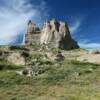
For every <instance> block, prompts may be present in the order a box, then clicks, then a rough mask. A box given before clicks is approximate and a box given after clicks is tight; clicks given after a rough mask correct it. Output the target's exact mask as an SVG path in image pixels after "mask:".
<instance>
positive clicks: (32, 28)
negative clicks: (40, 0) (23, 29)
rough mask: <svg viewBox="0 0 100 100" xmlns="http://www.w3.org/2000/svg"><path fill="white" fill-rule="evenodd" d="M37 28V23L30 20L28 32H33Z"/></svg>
mask: <svg viewBox="0 0 100 100" xmlns="http://www.w3.org/2000/svg"><path fill="white" fill-rule="evenodd" d="M35 28H36V25H35V24H34V23H32V21H31V20H30V21H29V22H28V28H27V34H30V33H33V32H34V30H35Z"/></svg>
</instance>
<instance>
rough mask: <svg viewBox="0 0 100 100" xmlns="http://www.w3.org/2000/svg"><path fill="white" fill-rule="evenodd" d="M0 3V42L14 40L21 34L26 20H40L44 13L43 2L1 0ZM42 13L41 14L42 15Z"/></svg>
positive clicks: (6, 42) (2, 43)
mask: <svg viewBox="0 0 100 100" xmlns="http://www.w3.org/2000/svg"><path fill="white" fill-rule="evenodd" d="M1 2H3V4H2V5H1V4H0V44H1V45H4V44H9V43H12V42H14V40H16V39H15V37H17V36H18V35H19V34H23V33H24V32H25V31H26V30H25V29H26V25H27V22H28V20H30V19H33V20H35V22H36V21H41V20H42V18H41V16H43V15H45V14H46V11H45V14H44V12H43V10H44V9H45V6H46V4H45V2H44V1H42V0H41V2H40V4H39V5H35V4H31V3H30V0H9V1H8V0H1ZM42 14H43V15H42Z"/></svg>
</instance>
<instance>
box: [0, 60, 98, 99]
mask: <svg viewBox="0 0 100 100" xmlns="http://www.w3.org/2000/svg"><path fill="white" fill-rule="evenodd" d="M42 66H43V65H42ZM41 68H42V69H45V72H44V73H43V74H41V75H39V76H34V77H27V76H20V75H17V74H16V73H14V72H7V71H6V70H2V71H0V100H100V65H97V64H91V63H82V62H78V61H66V60H65V61H62V62H61V63H60V64H59V65H58V66H57V65H48V66H47V68H46V65H44V67H41Z"/></svg>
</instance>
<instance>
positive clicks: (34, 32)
mask: <svg viewBox="0 0 100 100" xmlns="http://www.w3.org/2000/svg"><path fill="white" fill-rule="evenodd" d="M39 39H40V29H39V27H37V26H36V24H34V23H33V22H32V21H31V20H30V21H29V22H28V26H27V32H26V34H25V44H27V45H30V44H32V43H33V42H34V43H37V42H39Z"/></svg>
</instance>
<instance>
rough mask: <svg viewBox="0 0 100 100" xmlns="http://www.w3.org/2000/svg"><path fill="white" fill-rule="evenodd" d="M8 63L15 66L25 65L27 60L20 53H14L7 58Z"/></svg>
mask: <svg viewBox="0 0 100 100" xmlns="http://www.w3.org/2000/svg"><path fill="white" fill-rule="evenodd" d="M7 61H8V62H9V63H11V64H14V65H25V59H24V57H22V56H21V54H20V53H19V52H16V53H15V52H13V53H11V54H10V55H9V56H8V57H7Z"/></svg>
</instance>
